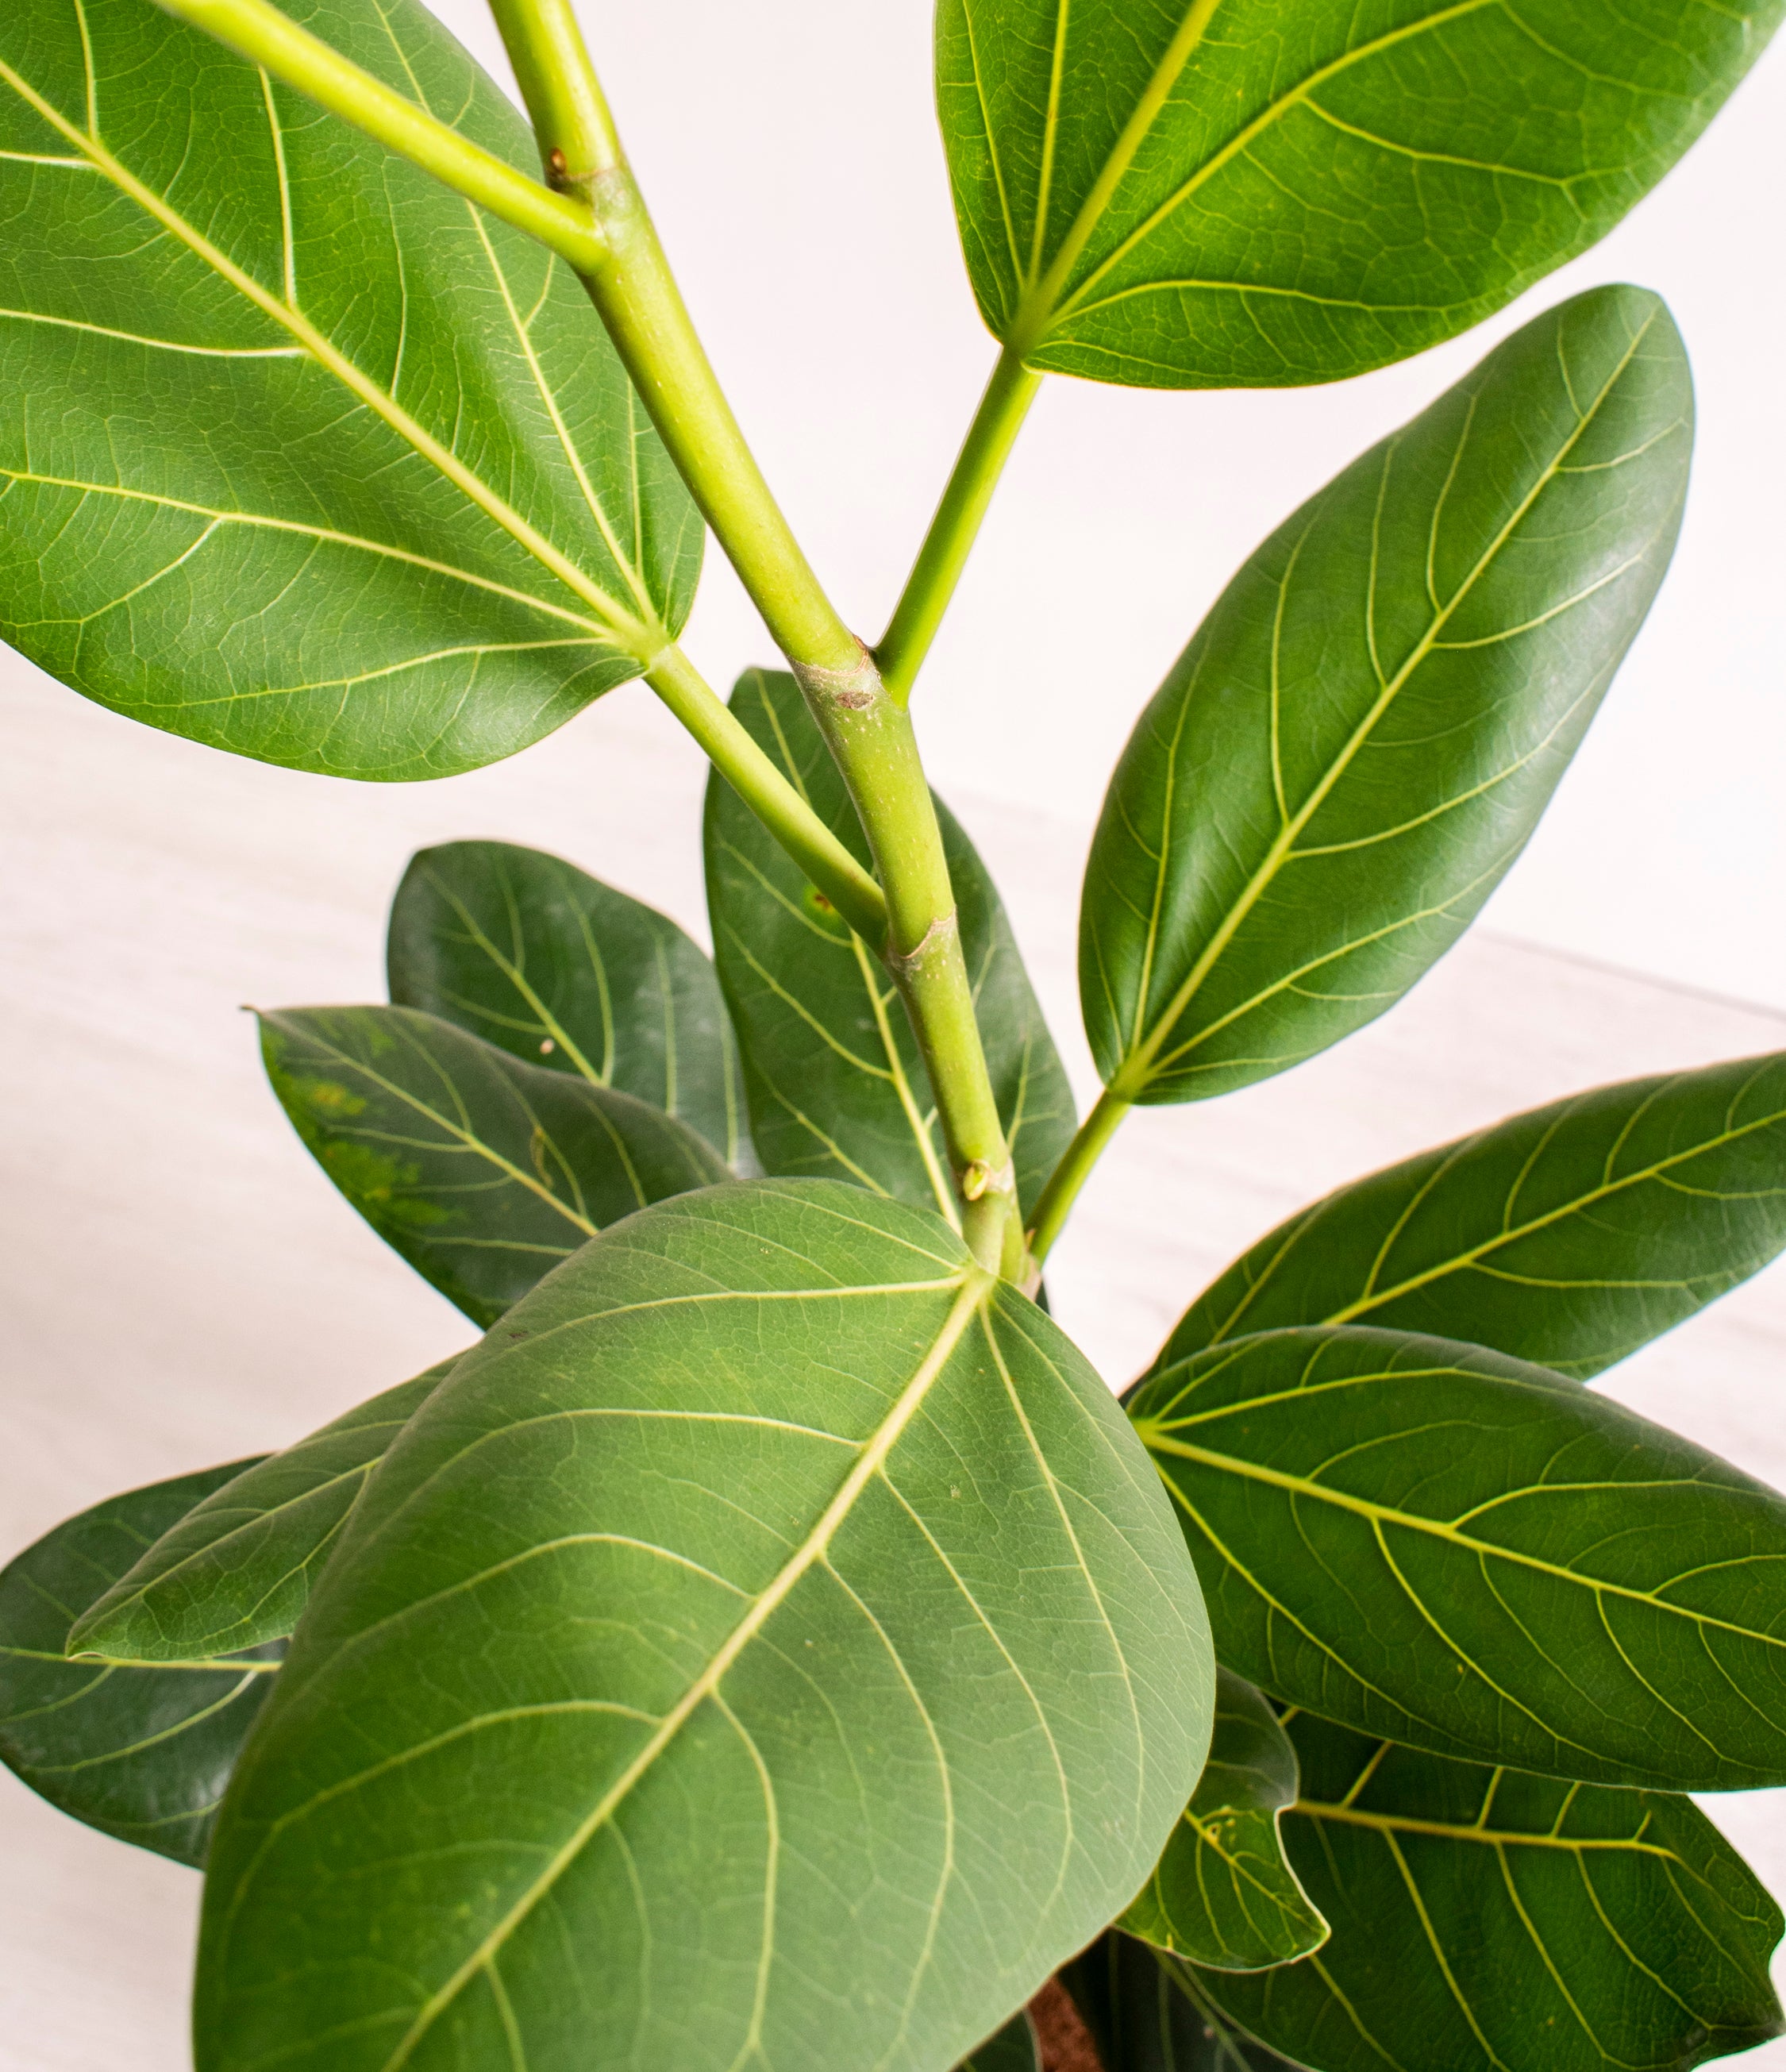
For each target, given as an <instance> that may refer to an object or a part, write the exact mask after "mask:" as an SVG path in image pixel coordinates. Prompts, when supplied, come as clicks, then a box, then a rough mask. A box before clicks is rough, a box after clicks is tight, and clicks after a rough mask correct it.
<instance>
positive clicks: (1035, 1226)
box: [1029, 1087, 1134, 1266]
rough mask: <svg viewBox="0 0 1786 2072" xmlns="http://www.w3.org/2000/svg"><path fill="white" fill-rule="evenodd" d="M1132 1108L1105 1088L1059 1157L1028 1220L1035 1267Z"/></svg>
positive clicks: (1050, 1248)
mask: <svg viewBox="0 0 1786 2072" xmlns="http://www.w3.org/2000/svg"><path fill="white" fill-rule="evenodd" d="M1133 1105H1134V1104H1133V1103H1132V1102H1131V1101H1127V1100H1124V1099H1123V1096H1121V1095H1120V1094H1117V1093H1112V1092H1111V1090H1110V1088H1109V1087H1105V1089H1104V1091H1102V1093H1101V1094H1100V1095H1099V1096H1098V1100H1097V1102H1096V1104H1095V1105H1094V1108H1092V1111H1091V1112H1090V1115H1088V1116H1086V1119H1085V1120H1084V1121H1083V1122H1082V1123H1081V1124H1080V1125H1079V1128H1078V1134H1077V1135H1076V1136H1075V1137H1074V1140H1073V1141H1072V1142H1071V1143H1070V1145H1068V1146H1067V1147H1066V1149H1065V1151H1064V1152H1062V1153H1061V1162H1060V1164H1059V1165H1057V1166H1056V1167H1055V1168H1054V1170H1053V1172H1052V1173H1051V1174H1049V1178H1048V1185H1047V1186H1045V1187H1044V1188H1043V1190H1042V1194H1041V1200H1040V1201H1039V1202H1037V1204H1036V1213H1035V1215H1033V1217H1031V1219H1030V1223H1029V1250H1030V1255H1031V1256H1032V1257H1033V1259H1034V1260H1035V1262H1036V1264H1037V1266H1040V1265H1041V1263H1042V1261H1043V1260H1045V1259H1046V1258H1047V1256H1048V1255H1049V1252H1052V1251H1053V1248H1054V1240H1055V1239H1056V1238H1057V1237H1058V1236H1059V1235H1060V1234H1061V1230H1062V1228H1063V1227H1065V1223H1066V1219H1067V1218H1068V1217H1069V1216H1070V1215H1071V1214H1072V1213H1073V1204H1074V1202H1075V1201H1077V1200H1078V1195H1079V1190H1080V1189H1081V1188H1082V1186H1084V1185H1085V1184H1086V1181H1087V1180H1089V1179H1090V1178H1091V1169H1092V1167H1093V1166H1094V1165H1096V1164H1097V1163H1098V1160H1099V1159H1100V1158H1101V1157H1102V1156H1103V1154H1104V1152H1105V1150H1106V1148H1107V1147H1108V1145H1109V1143H1110V1141H1111V1138H1112V1137H1114V1136H1115V1134H1116V1130H1117V1125H1118V1124H1119V1123H1120V1122H1121V1121H1122V1120H1123V1116H1126V1115H1127V1113H1128V1112H1129V1110H1130V1108H1131V1107H1132V1106H1133Z"/></svg>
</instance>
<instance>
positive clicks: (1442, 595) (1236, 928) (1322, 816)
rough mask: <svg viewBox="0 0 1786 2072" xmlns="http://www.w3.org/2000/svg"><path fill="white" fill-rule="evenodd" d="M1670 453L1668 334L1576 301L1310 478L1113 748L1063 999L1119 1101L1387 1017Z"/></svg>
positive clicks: (1586, 651)
mask: <svg viewBox="0 0 1786 2072" xmlns="http://www.w3.org/2000/svg"><path fill="white" fill-rule="evenodd" d="M1692 447H1693V387H1692V381H1691V378H1690V375H1689V373H1688V369H1687V362H1686V355H1685V351H1684V350H1683V348H1682V347H1681V340H1680V336H1679V334H1678V333H1677V331H1676V330H1675V328H1674V325H1673V321H1672V320H1671V319H1670V318H1669V314H1668V312H1667V310H1665V308H1664V307H1663V306H1662V304H1661V302H1659V301H1658V300H1657V298H1656V297H1655V296H1653V295H1651V294H1645V293H1644V291H1643V290H1640V289H1636V288H1620V287H1612V288H1596V289H1594V290H1591V291H1590V292H1589V293H1587V294H1584V295H1579V296H1577V297H1576V298H1575V300H1574V301H1573V302H1565V303H1564V304H1562V306H1561V307H1560V308H1558V309H1554V310H1548V311H1547V312H1546V314H1545V315H1542V316H1541V317H1538V318H1537V319H1534V320H1533V322H1532V323H1529V324H1528V325H1526V327H1525V329H1524V330H1523V331H1516V332H1515V333H1514V335H1513V337H1511V338H1510V339H1507V340H1506V341H1505V343H1503V344H1501V345H1500V346H1498V347H1497V348H1496V349H1495V351H1494V352H1492V353H1490V354H1489V356H1488V358H1487V359H1486V360H1484V361H1483V362H1482V364H1480V366H1479V367H1477V368H1476V369H1475V371H1474V372H1472V373H1471V374H1469V375H1468V376H1465V378H1464V380H1462V381H1460V382H1459V383H1458V384H1457V385H1456V386H1455V388H1453V389H1449V390H1447V392H1446V393H1445V394H1444V395H1443V396H1441V397H1439V400H1438V401H1436V402H1435V403H1433V404H1432V405H1430V406H1429V407H1428V408H1427V409H1426V410H1424V411H1423V412H1422V413H1421V414H1420V415H1419V417H1416V418H1414V420H1413V421H1412V422H1411V423H1410V424H1408V425H1406V426H1403V427H1402V430H1400V431H1399V432H1398V433H1396V434H1394V435H1393V436H1392V437H1390V438H1387V439H1386V440H1385V441H1384V442H1382V444H1381V445H1380V446H1373V448H1372V449H1371V450H1370V451H1369V453H1367V454H1365V455H1364V456H1363V457H1362V458H1361V459H1359V460H1357V461H1354V462H1353V464H1352V466H1351V467H1349V468H1347V469H1345V471H1344V472H1343V473H1341V474H1340V475H1336V477H1335V478H1334V479H1333V480H1332V482H1330V483H1328V486H1327V487H1326V488H1324V489H1323V490H1322V491H1320V492H1319V494H1317V495H1315V496H1313V497H1312V498H1311V499H1310V500H1309V501H1308V503H1307V504H1304V506H1303V508H1302V509H1301V510H1299V512H1296V513H1295V516H1293V517H1291V519H1290V520H1288V521H1287V523H1286V524H1283V526H1282V527H1280V528H1279V530H1278V531H1277V532H1275V533H1274V534H1273V535H1272V537H1271V538H1270V539H1269V540H1267V541H1266V542H1265V544H1264V545H1263V546H1262V547H1260V548H1259V549H1258V550H1257V551H1256V552H1255V553H1254V555H1253V556H1252V557H1251V559H1250V561H1247V563H1246V565H1245V566H1244V567H1243V568H1242V569H1241V571H1240V573H1239V574H1238V575H1237V576H1236V577H1235V578H1234V581H1233V582H1230V585H1229V586H1228V588H1227V589H1226V591H1225V592H1224V593H1223V594H1222V595H1221V598H1219V599H1218V600H1217V602H1216V605H1215V606H1214V608H1213V611H1211V612H1210V614H1209V617H1208V618H1207V619H1205V620H1204V622H1203V624H1202V625H1201V627H1199V629H1198V630H1197V635H1196V637H1195V638H1194V639H1193V640H1192V642H1191V644H1190V645H1189V648H1186V649H1185V652H1184V654H1183V655H1182V656H1180V658H1179V660H1178V661H1177V663H1176V665H1175V666H1174V668H1173V669H1172V673H1171V674H1170V675H1169V676H1168V677H1167V679H1166V680H1165V683H1164V685H1162V686H1161V688H1160V690H1159V692H1158V693H1156V696H1155V697H1154V699H1153V701H1152V704H1151V705H1149V706H1148V709H1147V710H1146V711H1145V712H1144V713H1143V715H1142V717H1141V719H1140V721H1139V723H1138V724H1137V726H1136V727H1135V731H1134V733H1133V734H1131V736H1130V738H1129V742H1128V745H1127V747H1126V748H1125V749H1124V750H1123V758H1122V760H1121V762H1120V763H1119V764H1118V766H1117V768H1116V772H1115V776H1114V777H1113V778H1112V779H1111V786H1110V790H1109V792H1108V794H1107V796H1106V798H1105V800H1104V807H1103V812H1102V816H1101V817H1100V819H1099V821H1098V830H1097V833H1096V835H1095V837H1094V841H1093V845H1092V850H1091V857H1090V863H1089V864H1088V865H1087V868H1086V890H1085V898H1084V902H1083V905H1082V909H1081V912H1080V927H1079V993H1080V999H1081V1002H1082V1006H1083V1009H1084V1013H1085V1019H1086V1031H1087V1033H1088V1034H1089V1035H1090V1038H1091V1046H1092V1050H1093V1051H1094V1054H1095V1055H1096V1058H1097V1060H1098V1070H1099V1071H1101V1072H1102V1074H1103V1075H1104V1078H1105V1079H1106V1082H1107V1083H1109V1084H1110V1085H1111V1087H1112V1088H1113V1089H1114V1090H1115V1091H1116V1092H1117V1093H1118V1094H1119V1095H1120V1096H1122V1097H1123V1098H1124V1099H1126V1100H1138V1101H1180V1100H1202V1099H1206V1098H1208V1097H1209V1096H1210V1095H1213V1094H1219V1093H1226V1092H1227V1091H1230V1089H1232V1088H1234V1087H1242V1086H1246V1085H1249V1084H1250V1083H1252V1082H1253V1081H1254V1080H1255V1079H1267V1078H1269V1077H1270V1076H1271V1074H1272V1073H1274V1072H1279V1071H1283V1069H1284V1068H1285V1067H1287V1066H1289V1065H1294V1064H1295V1063H1299V1061H1300V1060H1301V1059H1304V1058H1308V1057H1312V1055H1313V1054H1315V1053H1316V1051H1318V1050H1324V1049H1325V1048H1326V1047H1327V1046H1328V1044H1330V1043H1335V1042H1338V1041H1339V1039H1340V1038H1341V1037H1342V1036H1345V1035H1348V1034H1350V1033H1351V1031H1352V1030H1354V1029H1357V1028H1361V1027H1362V1026H1363V1025H1364V1024H1365V1022H1370V1021H1373V1020H1374V1019H1375V1017H1377V1015H1379V1014H1381V1013H1383V1011H1384V1010H1385V1009H1386V1008H1389V1007H1390V1006H1392V1005H1394V1003H1395V1001H1397V1000H1398V999H1399V998H1400V997H1401V996H1402V994H1403V993H1405V992H1406V990H1407V989H1408V988H1409V987H1410V985H1413V984H1414V981H1415V980H1417V979H1418V978H1419V977H1420V976H1422V975H1423V973H1424V972H1426V970H1427V968H1428V967H1429V966H1430V965H1431V964H1432V963H1433V962H1434V961H1435V959H1437V958H1438V957H1439V956H1442V955H1443V953H1444V952H1445V951H1446V950H1447V949H1449V948H1450V947H1451V944H1452V943H1454V942H1455V940H1456V939H1457V938H1458V936H1459V935H1461V934H1462V933H1463V931H1464V929H1465V927H1468V924H1469V923H1470V921H1471V920H1472V918H1473V917H1474V915H1475V914H1476V911H1477V909H1478V908H1479V907H1480V906H1481V904H1482V902H1484V900H1485V899H1486V898H1488V894H1489V893H1490V892H1492V890H1493V889H1494V887H1495V886H1497V884H1498V883H1499V882H1500V881H1501V877H1502V876H1503V874H1505V871H1506V870H1507V868H1508V866H1509V865H1510V864H1511V863H1512V862H1513V859H1514V858H1515V857H1517V855H1518V854H1519V853H1520V851H1521V849H1522V848H1523V847H1524V846H1525V842H1526V841H1527V839H1528V837H1529V836H1530V834H1531V833H1532V830H1533V828H1534V827H1535V826H1536V825H1537V824H1538V818H1539V816H1540V815H1541V814H1542V812H1543V811H1544V808H1545V807H1546V805H1547V804H1549V802H1550V794H1551V791H1553V790H1554V787H1555V786H1556V783H1557V780H1558V778H1560V777H1561V775H1562V772H1563V771H1564V769H1565V768H1566V766H1567V764H1568V762H1569V759H1570V756H1571V755H1573V754H1574V753H1575V748H1576V746H1577V745H1578V743H1579V742H1580V740H1581V738H1582V735H1583V732H1584V731H1585V730H1586V728H1587V724H1588V722H1589V721H1590V720H1591V718H1592V717H1593V715H1594V712H1595V708H1596V707H1597V705H1599V701H1600V698H1601V697H1602V695H1603V693H1604V692H1605V690H1606V688H1607V685H1608V684H1609V683H1610V682H1611V681H1612V676H1613V673H1614V672H1615V671H1616V669H1617V668H1618V666H1619V664H1620V661H1621V660H1623V659H1624V652H1625V650H1626V648H1628V646H1629V645H1630V643H1631V641H1632V638H1633V637H1634V636H1635V635H1636V631H1637V629H1638V627H1639V626H1640V625H1641V623H1643V618H1644V613H1645V612H1646V611H1648V609H1649V604H1650V600H1651V598H1653V596H1654V595H1655V594H1656V589H1657V585H1658V584H1659V583H1660V582H1661V579H1662V574H1663V572H1664V570H1665V569H1666V567H1667V565H1668V560H1669V554H1670V553H1671V552H1672V551H1673V545H1674V537H1675V533H1676V531H1677V528H1678V526H1679V524H1680V517H1681V500H1682V497H1683V496H1684V495H1685V490H1686V482H1687V465H1688V461H1689V458H1690V455H1691V452H1692Z"/></svg>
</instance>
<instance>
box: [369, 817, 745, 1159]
mask: <svg viewBox="0 0 1786 2072" xmlns="http://www.w3.org/2000/svg"><path fill="white" fill-rule="evenodd" d="M386 961H387V964H388V968H389V972H390V980H391V997H392V1000H393V1001H396V1004H397V1005H399V1006H400V1007H419V1008H422V1009H425V1010H426V1011H427V1012H428V1013H430V1014H437V1015H439V1016H440V1017H441V1019H442V1020H443V1021H447V1022H457V1023H458V1026H460V1027H461V1028H462V1029H469V1030H470V1031H471V1033H472V1034H473V1035H474V1036H482V1038H485V1040H486V1041H487V1042H491V1043H495V1044H497V1045H498V1046H500V1047H501V1048H502V1049H503V1050H507V1051H510V1052H511V1053H512V1054H514V1055H515V1057H517V1058H524V1059H527V1060H528V1063H531V1064H536V1065H543V1066H544V1067H547V1068H548V1069H549V1070H552V1071H560V1072H569V1073H571V1074H573V1075H577V1076H580V1077H581V1078H583V1079H588V1080H590V1081H591V1082H593V1083H594V1084H595V1085H597V1086H600V1087H618V1088H619V1089H620V1091H622V1093H627V1094H631V1095H633V1096H634V1097H635V1098H636V1099H637V1100H642V1101H648V1102H650V1104H651V1106H652V1107H653V1108H663V1110H665V1111H666V1112H667V1113H668V1114H671V1115H673V1116H675V1117H676V1118H677V1119H678V1120H680V1121H682V1122H685V1123H687V1124H688V1127H689V1128H691V1129H693V1130H697V1131H699V1133H700V1134H701V1135H702V1136H703V1137H705V1138H706V1139H707V1141H708V1142H709V1143H710V1144H712V1145H715V1146H716V1148H717V1149H719V1151H720V1152H721V1153H722V1154H723V1155H724V1157H725V1159H726V1160H727V1161H728V1162H729V1163H730V1162H733V1161H736V1160H737V1158H738V1157H739V1156H740V1153H741V1150H742V1149H743V1146H744V1137H743V1128H744V1091H743V1087H742V1086H741V1083H740V1082H739V1079H738V1069H737V1048H736V1046H735V1045H734V1043H733V1038H732V1025H731V1022H729V1019H728V1018H727V1016H726V1012H725V1001H723V1000H722V999H721V997H720V988H719V980H718V979H717V978H716V976H714V972H713V966H712V962H711V960H709V959H708V957H707V956H705V955H704V953H703V952H701V950H700V948H698V947H697V945H696V944H695V943H692V942H691V941H690V940H689V939H688V936H687V935H684V933H683V932H682V931H681V929H680V928H679V927H677V926H676V924H675V922H674V921H672V920H670V919H668V918H667V916H666V915H662V914H659V912H658V911H656V909H655V907H651V906H646V905H644V904H643V902H641V901H639V900H637V899H630V898H628V897H627V896H626V894H625V893H624V892H617V891H615V890H614V887H613V886H611V885H604V884H603V883H602V882H601V880H600V879H599V878H591V877H590V876H589V874H588V873H587V872H586V871H581V870H578V869H577V866H576V865H575V864H573V863H566V862H565V861H563V860H562V859H561V858H560V857H556V856H548V855H546V854H545V853H544V852H543V851H541V850H540V849H520V848H518V847H516V845H515V844H514V843H512V842H496V841H461V842H446V843H443V844H442V845H441V846H440V847H439V848H438V849H421V850H420V851H418V852H417V854H416V855H415V856H413V857H411V858H410V861H409V869H408V870H406V871H404V874H403V882H402V883H401V884H400V886H398V887H397V896H396V899H395V900H394V901H393V902H392V906H391V932H390V937H389V940H388V943H387V946H386Z"/></svg>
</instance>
